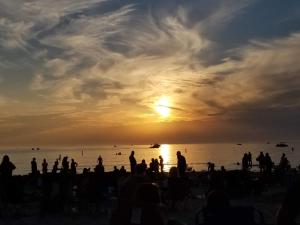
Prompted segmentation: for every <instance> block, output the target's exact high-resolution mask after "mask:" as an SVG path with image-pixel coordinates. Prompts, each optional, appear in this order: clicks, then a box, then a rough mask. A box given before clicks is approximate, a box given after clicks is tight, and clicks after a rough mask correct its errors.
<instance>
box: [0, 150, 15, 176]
mask: <svg viewBox="0 0 300 225" xmlns="http://www.w3.org/2000/svg"><path fill="white" fill-rule="evenodd" d="M14 169H16V167H15V165H14V164H13V163H12V162H11V161H10V160H9V157H8V155H5V156H3V158H2V162H1V164H0V175H1V178H3V179H6V178H10V177H12V172H13V170H14Z"/></svg>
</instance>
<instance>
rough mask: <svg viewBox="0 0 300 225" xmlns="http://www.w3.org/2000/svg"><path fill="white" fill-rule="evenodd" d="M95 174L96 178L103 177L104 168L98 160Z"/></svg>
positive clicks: (101, 161)
mask: <svg viewBox="0 0 300 225" xmlns="http://www.w3.org/2000/svg"><path fill="white" fill-rule="evenodd" d="M95 174H96V175H97V177H101V178H102V177H103V176H104V166H103V160H102V158H101V160H99V159H98V165H97V166H96V167H95Z"/></svg>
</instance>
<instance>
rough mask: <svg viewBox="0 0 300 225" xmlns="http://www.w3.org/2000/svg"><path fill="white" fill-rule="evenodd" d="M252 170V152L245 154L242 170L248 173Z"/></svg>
mask: <svg viewBox="0 0 300 225" xmlns="http://www.w3.org/2000/svg"><path fill="white" fill-rule="evenodd" d="M251 168H252V154H251V152H248V153H244V156H243V159H242V169H243V171H248V170H249V169H251Z"/></svg>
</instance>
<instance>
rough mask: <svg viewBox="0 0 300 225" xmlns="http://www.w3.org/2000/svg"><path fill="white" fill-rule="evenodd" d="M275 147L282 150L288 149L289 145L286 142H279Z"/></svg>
mask: <svg viewBox="0 0 300 225" xmlns="http://www.w3.org/2000/svg"><path fill="white" fill-rule="evenodd" d="M276 147H279V148H284V147H289V145H288V144H287V143H286V142H280V143H278V144H277V145H276Z"/></svg>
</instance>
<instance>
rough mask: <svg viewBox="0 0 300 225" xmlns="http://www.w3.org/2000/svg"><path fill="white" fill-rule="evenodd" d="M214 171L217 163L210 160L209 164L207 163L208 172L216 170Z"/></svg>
mask: <svg viewBox="0 0 300 225" xmlns="http://www.w3.org/2000/svg"><path fill="white" fill-rule="evenodd" d="M214 171H215V164H214V163H211V162H208V164H207V172H209V173H211V172H214Z"/></svg>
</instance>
